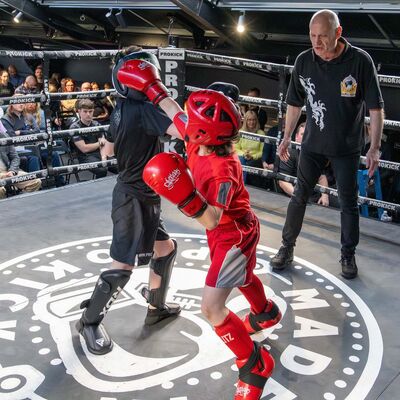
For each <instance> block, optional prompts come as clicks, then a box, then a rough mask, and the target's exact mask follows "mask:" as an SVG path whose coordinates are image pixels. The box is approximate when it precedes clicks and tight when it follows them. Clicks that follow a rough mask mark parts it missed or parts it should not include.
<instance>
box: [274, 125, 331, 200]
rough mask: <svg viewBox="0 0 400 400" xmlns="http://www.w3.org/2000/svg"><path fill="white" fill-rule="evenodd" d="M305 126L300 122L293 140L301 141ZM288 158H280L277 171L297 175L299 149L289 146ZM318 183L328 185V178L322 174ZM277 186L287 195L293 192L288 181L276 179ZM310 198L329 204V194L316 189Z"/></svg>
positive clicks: (292, 187) (291, 185) (290, 195)
mask: <svg viewBox="0 0 400 400" xmlns="http://www.w3.org/2000/svg"><path fill="white" fill-rule="evenodd" d="M305 127H306V123H305V122H302V123H301V124H300V125H299V126H298V128H297V130H296V137H295V141H296V142H297V143H301V142H302V140H303V135H304V130H305ZM288 151H289V159H288V160H287V161H283V160H280V162H279V172H282V173H283V174H286V175H290V176H294V177H297V169H298V166H299V157H300V149H294V148H291V147H289V149H288ZM318 184H319V185H321V186H325V187H328V179H327V177H326V175H325V174H322V175H321V176H320V177H319V179H318ZM278 185H279V187H280V188H281V189H282V190H283V191H284V192H285V193H286V194H287V195H288V196H289V197H292V195H293V192H294V185H293V184H292V183H290V182H286V181H282V180H279V181H278ZM311 200H312V201H313V202H315V203H318V204H320V205H322V206H325V207H327V206H329V196H328V195H327V194H326V193H322V194H321V193H319V192H318V191H314V192H313V194H312V195H311Z"/></svg>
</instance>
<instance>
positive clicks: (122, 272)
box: [77, 50, 180, 354]
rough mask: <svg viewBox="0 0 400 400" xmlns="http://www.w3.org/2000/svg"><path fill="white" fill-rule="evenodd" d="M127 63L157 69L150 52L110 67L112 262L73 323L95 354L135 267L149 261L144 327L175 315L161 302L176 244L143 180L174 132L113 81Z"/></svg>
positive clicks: (104, 349) (107, 345)
mask: <svg viewBox="0 0 400 400" xmlns="http://www.w3.org/2000/svg"><path fill="white" fill-rule="evenodd" d="M131 59H141V60H146V61H148V62H150V63H152V64H153V65H155V66H156V67H157V68H160V66H159V63H158V60H157V58H156V57H155V56H154V55H153V54H151V53H147V52H144V51H134V52H130V51H129V50H125V51H123V52H121V53H120V54H119V56H118V57H117V59H116V62H115V66H114V68H113V73H112V78H113V83H114V87H115V89H116V90H117V92H118V93H119V94H120V95H121V96H122V97H121V98H119V99H118V100H117V104H116V107H115V109H114V111H113V113H112V114H111V120H110V130H109V132H108V135H107V140H108V141H110V142H113V143H114V151H115V155H116V158H117V161H118V170H119V175H118V179H117V184H116V185H115V188H114V191H113V199H112V213H111V217H112V221H113V239H112V244H111V248H110V256H111V258H112V259H113V262H112V266H111V268H110V269H109V270H107V271H104V272H103V273H101V275H100V277H99V280H98V282H97V284H96V287H95V289H94V291H93V294H92V297H91V299H90V300H86V301H84V302H83V303H82V304H81V308H85V311H84V312H83V314H82V317H81V319H80V320H79V322H78V325H77V328H78V330H79V332H80V333H81V334H82V336H83V337H84V339H85V341H86V345H87V347H88V350H89V351H90V352H91V353H94V354H106V353H108V352H109V351H111V349H112V340H111V338H110V337H109V335H108V334H107V331H106V330H105V328H104V326H103V324H102V323H101V321H102V320H103V318H104V316H105V315H106V313H107V311H108V309H109V308H110V307H111V305H112V303H113V301H114V300H115V299H116V298H117V296H118V294H119V293H120V292H121V291H122V289H123V288H124V286H125V285H126V284H127V282H128V281H129V278H130V275H131V273H132V269H133V267H134V266H137V265H145V264H148V263H149V262H150V265H149V266H150V284H149V288H144V289H143V290H142V294H143V296H144V297H145V298H146V300H147V302H148V303H149V308H148V311H147V316H146V319H145V324H147V325H152V324H155V323H157V322H159V321H161V320H162V319H164V318H167V317H170V316H173V315H177V314H178V313H179V312H180V307H179V306H178V305H177V304H173V303H168V304H167V303H166V295H167V290H168V285H169V281H170V278H171V272H172V267H173V264H174V260H175V257H176V253H177V244H176V241H175V240H172V239H170V238H169V236H168V233H167V232H166V230H165V227H164V224H163V222H162V220H161V219H160V211H161V210H160V197H159V196H158V195H157V194H156V193H154V192H153V191H152V190H151V189H150V188H149V187H148V186H147V185H146V184H145V183H144V182H143V179H142V173H143V168H144V166H145V165H146V163H147V162H148V161H149V160H150V159H151V158H152V157H153V156H154V155H155V154H157V153H159V152H160V151H161V144H160V140H159V138H160V137H161V136H163V135H164V134H166V133H170V134H174V133H173V132H176V128H175V126H174V125H173V124H172V122H171V120H170V119H169V118H168V117H167V116H166V115H165V114H164V113H163V112H162V111H161V110H159V109H158V108H156V107H154V105H153V104H152V103H150V102H148V101H147V97H146V96H145V95H144V94H142V93H140V92H137V91H135V90H133V89H129V88H126V87H124V86H123V85H121V84H120V83H119V82H118V80H117V79H116V76H117V72H118V69H119V68H120V67H121V65H123V64H124V63H125V62H126V61H127V60H131ZM162 98H163V97H161V98H160V99H159V100H162ZM175 135H176V134H175Z"/></svg>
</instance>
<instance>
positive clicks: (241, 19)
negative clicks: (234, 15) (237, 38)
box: [236, 11, 246, 33]
mask: <svg viewBox="0 0 400 400" xmlns="http://www.w3.org/2000/svg"><path fill="white" fill-rule="evenodd" d="M236 30H237V31H238V32H239V33H243V32H244V31H245V30H246V27H245V26H244V11H243V14H240V15H239V19H238V23H237V26H236Z"/></svg>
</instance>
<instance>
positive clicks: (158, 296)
mask: <svg viewBox="0 0 400 400" xmlns="http://www.w3.org/2000/svg"><path fill="white" fill-rule="evenodd" d="M171 240H172V241H173V242H174V246H175V248H174V250H173V251H172V252H171V253H170V254H168V255H167V256H164V257H159V258H152V259H151V261H150V265H149V267H150V268H151V269H152V270H153V271H154V272H155V273H156V274H157V275H159V276H161V283H160V287H159V288H157V289H149V288H147V287H144V288H143V289H142V291H141V294H142V296H143V297H144V298H145V299H146V300H147V302H148V303H149V304H151V305H152V306H153V307H156V308H158V309H163V308H164V306H165V299H166V297H167V291H168V286H169V281H170V280H171V274H172V267H173V266H174V261H175V257H176V254H177V246H178V245H177V243H176V241H175V240H174V239H171Z"/></svg>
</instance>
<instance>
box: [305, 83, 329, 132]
mask: <svg viewBox="0 0 400 400" xmlns="http://www.w3.org/2000/svg"><path fill="white" fill-rule="evenodd" d="M299 78H300V82H301V84H302V86H303V88H304V90H305V92H306V94H307V101H308V103H309V104H310V107H311V110H312V118H313V120H315V124H316V125H317V126H318V128H319V130H320V131H322V130H323V129H324V127H325V123H324V116H325V114H324V111H326V107H325V103H323V102H321V100H315V101H314V96H315V94H316V92H315V85H314V84H313V83H311V78H304V77H303V76H301V75H300V76H299Z"/></svg>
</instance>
